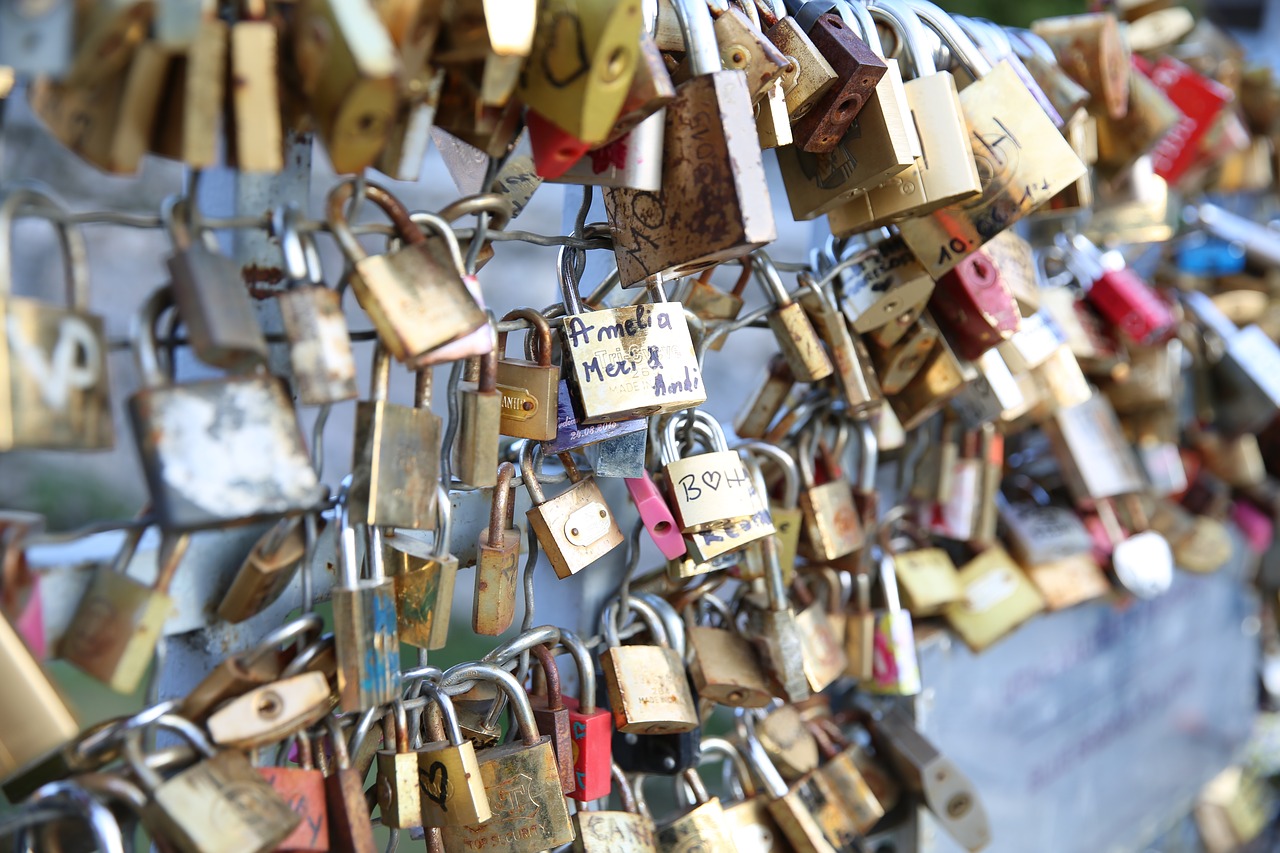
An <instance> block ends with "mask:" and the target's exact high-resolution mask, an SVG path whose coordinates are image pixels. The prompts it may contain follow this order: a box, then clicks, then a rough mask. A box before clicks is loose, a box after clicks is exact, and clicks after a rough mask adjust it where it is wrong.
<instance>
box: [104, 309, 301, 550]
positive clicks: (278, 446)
mask: <svg viewBox="0 0 1280 853" xmlns="http://www.w3.org/2000/svg"><path fill="white" fill-rule="evenodd" d="M172 303H173V297H172V291H171V289H170V288H169V287H162V288H159V289H158V290H156V291H154V292H153V293H152V294H151V295H150V296H149V297H148V298H147V300H146V301H145V302H144V303H143V306H142V309H141V311H140V312H139V314H138V321H137V323H136V324H135V326H134V334H133V339H134V340H133V345H134V352H135V355H136V358H137V360H138V367H139V368H140V372H141V373H142V375H143V377H144V381H145V387H143V388H142V389H141V390H139V391H138V392H137V393H135V394H134V395H133V397H131V398H130V399H129V418H130V422H131V423H132V425H133V430H134V436H135V438H136V439H137V442H138V455H139V456H140V458H141V460H142V467H143V470H144V472H145V474H146V477H147V485H148V487H149V491H150V493H151V500H152V503H153V505H154V508H155V512H156V515H157V516H158V518H159V521H160V526H161V528H163V529H164V530H196V529H200V528H204V527H215V526H224V525H226V524H228V523H229V522H249V521H254V520H257V519H261V518H269V517H275V516H280V515H289V514H296V513H299V512H303V511H305V510H307V509H310V508H311V507H312V506H313V504H314V502H315V501H316V499H317V488H318V483H317V480H316V472H315V469H313V468H312V467H311V457H310V455H309V454H308V453H307V451H306V448H305V447H304V446H303V443H302V435H301V432H300V430H299V429H298V418H297V413H296V412H295V411H294V409H293V404H292V402H291V401H290V400H289V397H288V395H287V393H286V391H285V389H284V386H283V383H281V382H280V381H279V379H277V378H276V377H273V376H271V375H269V374H266V373H254V374H248V375H232V376H227V377H223V378H221V379H208V380H204V381H201V382H195V383H185V384H181V385H174V384H171V383H170V382H169V381H168V379H167V377H166V376H165V374H164V371H163V370H162V369H161V367H160V354H159V352H158V347H157V344H156V337H155V336H156V329H155V326H156V322H157V320H158V319H159V318H160V315H161V314H163V313H164V311H165V309H167V308H168V307H169V306H170V305H171V304H172ZM193 413H199V417H198V420H197V421H196V422H193V420H192V418H193V417H196V415H194V414H193ZM244 441H249V442H250V443H251V444H252V446H253V447H254V448H255V452H254V453H251V454H246V453H244V452H243V449H242V447H241V443H242V442H244ZM264 462H266V463H269V464H264ZM176 471H181V472H182V474H181V475H180V476H175V472H176Z"/></svg>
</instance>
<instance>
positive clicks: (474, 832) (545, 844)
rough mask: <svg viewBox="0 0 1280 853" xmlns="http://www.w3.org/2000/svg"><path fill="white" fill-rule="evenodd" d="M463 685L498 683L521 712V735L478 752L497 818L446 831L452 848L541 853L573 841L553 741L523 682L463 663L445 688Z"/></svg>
mask: <svg viewBox="0 0 1280 853" xmlns="http://www.w3.org/2000/svg"><path fill="white" fill-rule="evenodd" d="M462 680H479V681H493V682H496V683H497V684H498V686H499V687H500V688H501V689H502V691H503V693H505V694H506V696H507V700H508V702H509V703H510V706H511V708H512V710H513V711H514V712H515V717H516V723H517V725H518V728H519V736H518V737H517V738H516V739H515V740H513V741H511V742H510V743H506V744H503V745H501V746H494V747H490V748H488V749H482V750H480V751H478V752H477V753H476V758H477V760H478V761H479V763H480V777H481V780H482V781H483V783H484V789H485V791H486V792H487V793H488V795H489V808H490V810H491V812H492V817H491V818H490V819H489V820H488V821H486V822H485V823H482V824H478V825H476V824H472V825H469V826H448V827H445V829H444V842H445V847H446V849H451V848H457V849H467V848H479V847H481V846H490V845H493V846H503V847H505V849H508V850H511V851H513V853H536V851H540V850H546V849H548V848H550V847H556V846H558V845H560V844H567V843H568V842H570V841H572V840H573V824H572V822H571V821H570V820H569V811H568V808H567V807H566V805H565V798H564V795H563V794H561V792H560V777H559V774H558V772H557V770H556V759H555V753H554V751H553V749H552V746H551V738H550V737H548V736H546V735H539V733H538V727H537V724H536V723H535V722H534V720H533V711H532V709H531V708H530V707H529V702H528V699H527V698H526V695H525V692H524V690H523V689H521V687H520V684H519V682H517V681H516V679H515V677H514V676H512V675H511V674H510V673H508V672H507V671H506V670H503V669H499V668H498V667H496V666H493V665H492V664H459V665H458V666H455V667H453V668H451V669H449V670H446V671H445V674H444V677H443V679H442V682H441V683H442V684H443V685H444V686H445V688H446V689H448V686H449V684H450V682H451V681H462ZM531 809H532V812H530V810H531Z"/></svg>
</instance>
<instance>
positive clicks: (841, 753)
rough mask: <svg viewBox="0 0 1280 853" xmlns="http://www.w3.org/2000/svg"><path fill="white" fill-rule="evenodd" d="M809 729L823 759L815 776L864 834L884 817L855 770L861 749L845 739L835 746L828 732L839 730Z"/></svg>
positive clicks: (856, 769)
mask: <svg viewBox="0 0 1280 853" xmlns="http://www.w3.org/2000/svg"><path fill="white" fill-rule="evenodd" d="M809 726H810V730H811V731H813V732H814V735H815V737H816V739H817V741H818V749H819V750H820V751H821V752H822V757H823V758H824V759H826V760H825V761H824V762H823V763H822V766H820V767H819V768H818V770H817V775H818V776H820V777H821V778H822V780H823V781H824V782H826V783H827V786H828V787H829V788H830V789H831V791H832V792H833V793H834V794H835V796H836V797H837V798H838V799H839V802H840V804H841V805H842V806H844V808H845V809H846V810H847V811H848V814H849V818H850V820H851V821H852V822H853V823H854V825H855V826H857V828H858V832H859V833H861V834H863V835H865V834H866V833H868V832H870V831H871V828H872V827H874V826H875V825H876V824H877V823H878V822H879V821H880V818H882V817H884V813H885V808H884V805H883V804H882V803H881V802H880V800H879V799H877V798H876V795H875V792H874V791H872V790H871V786H870V785H869V784H868V783H867V780H866V778H865V777H864V776H863V775H862V771H861V770H860V769H859V768H858V754H859V752H860V751H861V747H859V746H857V745H854V744H851V743H849V742H848V741H847V740H842V741H841V742H839V743H837V742H836V740H835V739H834V738H832V737H831V736H830V735H829V732H830V733H834V732H835V731H838V727H835V726H833V727H831V729H826V728H824V727H823V726H820V725H817V724H816V723H809Z"/></svg>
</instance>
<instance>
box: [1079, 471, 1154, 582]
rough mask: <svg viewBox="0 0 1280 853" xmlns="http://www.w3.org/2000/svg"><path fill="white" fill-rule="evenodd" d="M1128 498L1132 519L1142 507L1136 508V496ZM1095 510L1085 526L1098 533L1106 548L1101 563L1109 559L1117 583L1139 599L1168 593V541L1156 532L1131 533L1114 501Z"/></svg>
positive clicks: (1102, 503)
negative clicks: (1122, 521) (1120, 519)
mask: <svg viewBox="0 0 1280 853" xmlns="http://www.w3.org/2000/svg"><path fill="white" fill-rule="evenodd" d="M1129 498H1130V501H1129V506H1130V510H1131V513H1130V514H1131V516H1132V515H1133V512H1132V510H1134V509H1138V508H1139V507H1138V506H1135V504H1137V501H1136V500H1134V498H1136V496H1135V495H1130V496H1129ZM1122 500H1123V499H1122ZM1094 511H1095V513H1096V514H1095V515H1093V516H1092V517H1086V519H1085V525H1086V526H1088V527H1089V529H1090V532H1096V534H1097V536H1098V537H1099V539H1100V540H1101V541H1100V543H1099V544H1103V545H1105V548H1106V550H1105V551H1104V552H1103V556H1101V557H1100V558H1099V561H1100V562H1101V561H1102V560H1105V559H1106V558H1107V556H1109V557H1110V560H1111V575H1112V578H1113V579H1114V581H1115V583H1117V584H1118V585H1119V587H1120V588H1121V589H1123V590H1124V591H1126V592H1128V593H1130V594H1132V595H1133V596H1135V597H1136V598H1146V599H1150V598H1156V597H1157V596H1160V595H1163V594H1164V593H1165V592H1167V591H1168V590H1169V587H1170V586H1171V585H1172V584H1173V549H1172V548H1171V547H1170V546H1169V541H1168V540H1167V539H1165V538H1164V537H1163V536H1162V535H1160V534H1159V533H1157V532H1156V531H1154V530H1145V529H1141V530H1137V531H1136V532H1134V533H1133V534H1129V533H1128V532H1127V531H1125V529H1124V528H1123V527H1122V526H1121V525H1120V521H1119V519H1118V518H1117V516H1116V511H1115V507H1114V506H1113V505H1112V501H1111V500H1098V501H1096V502H1095V504H1094ZM1140 520H1141V521H1143V522H1144V523H1143V524H1142V525H1140V526H1141V527H1146V524H1145V518H1143V519H1140ZM1108 552H1109V553H1108ZM1097 553H1098V551H1097V550H1095V554H1097Z"/></svg>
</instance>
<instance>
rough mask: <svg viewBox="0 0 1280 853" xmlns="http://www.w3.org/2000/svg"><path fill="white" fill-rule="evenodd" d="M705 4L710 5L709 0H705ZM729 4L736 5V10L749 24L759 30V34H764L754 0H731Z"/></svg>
mask: <svg viewBox="0 0 1280 853" xmlns="http://www.w3.org/2000/svg"><path fill="white" fill-rule="evenodd" d="M707 5H708V7H710V6H711V0H707ZM729 5H730V6H736V7H737V8H738V11H740V12H741V13H742V14H743V15H745V16H746V17H747V20H748V21H750V22H751V26H753V27H755V28H756V29H757V30H759V31H760V34H761V35H764V25H763V24H762V23H761V21H760V11H759V10H758V9H756V4H755V0H732V2H730V3H729ZM714 11H715V10H714V9H713V10H712V12H713V13H714Z"/></svg>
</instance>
